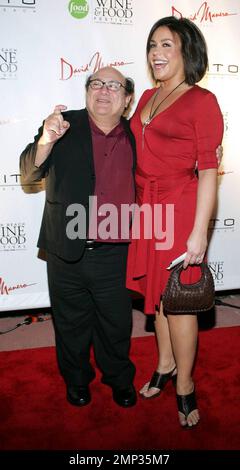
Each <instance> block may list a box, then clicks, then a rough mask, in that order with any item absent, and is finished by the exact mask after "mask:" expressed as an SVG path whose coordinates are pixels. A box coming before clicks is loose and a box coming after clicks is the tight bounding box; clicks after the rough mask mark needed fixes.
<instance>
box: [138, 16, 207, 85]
mask: <svg viewBox="0 0 240 470" xmlns="http://www.w3.org/2000/svg"><path fill="white" fill-rule="evenodd" d="M161 26H166V27H167V28H169V29H170V31H172V32H174V33H177V34H178V36H179V38H180V41H181V52H182V56H183V62H184V72H185V81H186V83H187V84H188V85H194V84H195V83H197V82H199V81H200V80H201V79H202V78H203V76H204V75H205V73H206V70H207V67H208V55H207V44H206V41H205V39H204V36H203V34H202V33H201V31H200V29H199V28H198V27H197V26H196V25H195V24H194V23H193V22H192V21H190V20H188V19H187V18H179V19H178V18H175V16H167V17H165V18H161V19H160V20H158V21H157V22H156V23H155V24H154V25H153V26H152V28H151V31H150V33H149V35H148V39H147V47H146V52H147V55H148V53H149V51H150V42H151V39H152V36H153V34H154V33H155V31H156V29H158V28H159V27H161ZM151 72H152V71H151ZM152 76H153V73H152ZM153 78H154V77H153Z"/></svg>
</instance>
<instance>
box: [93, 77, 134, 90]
mask: <svg viewBox="0 0 240 470" xmlns="http://www.w3.org/2000/svg"><path fill="white" fill-rule="evenodd" d="M104 85H105V86H106V88H107V89H108V90H109V91H119V90H120V88H121V87H123V88H125V86H124V85H122V83H120V82H118V81H117V80H109V81H108V82H104V81H103V80H100V78H93V79H92V80H90V81H89V86H90V87H91V88H92V90H101V88H103V86H104Z"/></svg>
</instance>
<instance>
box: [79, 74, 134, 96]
mask: <svg viewBox="0 0 240 470" xmlns="http://www.w3.org/2000/svg"><path fill="white" fill-rule="evenodd" d="M93 75H94V74H92V75H90V76H89V77H88V78H87V81H86V84H85V88H86V90H87V91H88V88H89V84H90V81H91V80H92V77H93ZM133 93H134V81H133V79H132V78H129V77H125V95H133Z"/></svg>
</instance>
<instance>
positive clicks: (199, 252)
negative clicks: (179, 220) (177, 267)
mask: <svg viewBox="0 0 240 470" xmlns="http://www.w3.org/2000/svg"><path fill="white" fill-rule="evenodd" d="M206 249H207V235H205V234H200V233H197V232H196V231H195V232H194V231H193V232H192V233H191V235H190V237H189V238H188V241H187V254H186V258H185V260H184V263H183V268H184V269H186V268H187V266H188V265H189V264H200V263H202V261H203V258H204V255H205V252H206Z"/></svg>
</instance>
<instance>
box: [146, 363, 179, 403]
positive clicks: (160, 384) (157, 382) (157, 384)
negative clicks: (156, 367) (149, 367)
mask: <svg viewBox="0 0 240 470" xmlns="http://www.w3.org/2000/svg"><path fill="white" fill-rule="evenodd" d="M176 368H177V367H176V366H175V367H174V369H172V370H171V371H170V372H167V373H166V374H162V373H161V372H157V371H155V372H153V375H152V378H151V380H150V382H149V385H148V388H147V390H149V389H150V388H152V387H154V388H158V389H159V391H158V392H156V393H154V394H153V395H151V397H146V396H145V395H144V394H143V393H140V395H141V397H142V398H143V399H144V400H150V399H151V398H156V397H158V396H159V395H160V393H161V392H162V391H163V389H164V387H165V385H166V384H167V382H169V380H172V382H173V384H174V386H176V381H177V374H174V375H173V373H174V372H175V370H176Z"/></svg>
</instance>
